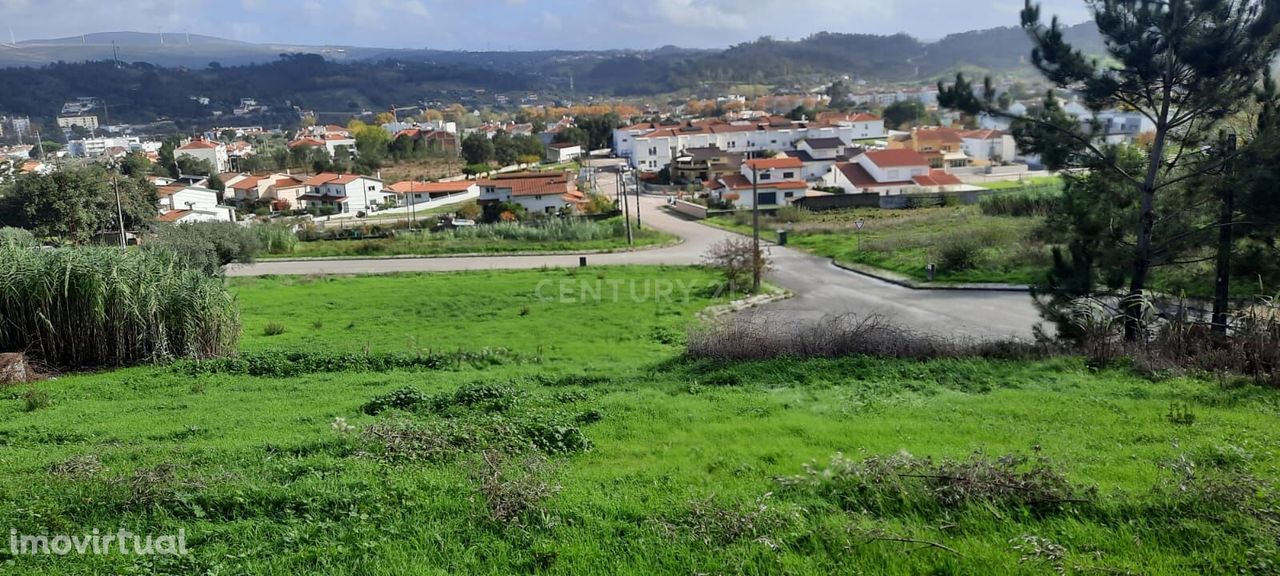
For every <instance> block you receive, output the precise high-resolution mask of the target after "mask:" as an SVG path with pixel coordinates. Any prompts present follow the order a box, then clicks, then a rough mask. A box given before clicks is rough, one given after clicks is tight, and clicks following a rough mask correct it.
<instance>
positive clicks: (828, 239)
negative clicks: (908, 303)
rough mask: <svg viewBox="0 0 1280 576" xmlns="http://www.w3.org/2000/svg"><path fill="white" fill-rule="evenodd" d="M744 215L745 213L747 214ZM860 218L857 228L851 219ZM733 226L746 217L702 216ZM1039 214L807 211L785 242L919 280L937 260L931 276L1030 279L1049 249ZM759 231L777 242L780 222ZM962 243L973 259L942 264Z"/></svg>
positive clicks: (743, 228)
mask: <svg viewBox="0 0 1280 576" xmlns="http://www.w3.org/2000/svg"><path fill="white" fill-rule="evenodd" d="M747 216H749V215H747ZM858 219H862V220H863V221H864V222H865V227H864V228H863V229H862V231H861V232H858V231H857V230H856V228H855V227H854V222H855V221H857V220H858ZM706 222H707V223H709V224H711V225H713V226H719V227H721V228H726V229H729V230H733V231H735V232H741V233H750V230H751V226H750V219H749V218H737V219H734V218H730V217H718V218H712V219H709V220H707V221H706ZM1041 222H1043V219H1041V218H1013V217H1005V216H987V215H984V214H983V213H982V212H981V210H979V209H978V207H977V206H954V207H939V208H917V209H912V210H881V209H875V208H862V209H855V210H841V211H836V212H819V213H810V214H807V215H806V216H805V217H804V219H803V220H802V221H801V222H797V223H792V224H790V226H789V228H790V230H791V232H790V235H789V236H790V237H789V240H788V243H789V245H790V246H792V247H795V248H799V249H802V250H806V251H809V252H812V253H814V254H817V255H819V256H826V257H828V258H834V259H835V260H836V261H838V262H842V263H849V264H863V265H867V266H874V267H876V268H881V269H884V270H889V271H891V272H895V273H898V274H901V275H904V276H907V277H910V278H913V279H915V280H919V281H925V280H927V279H928V273H927V272H926V269H925V267H926V266H928V265H929V263H931V262H932V263H935V264H938V272H937V275H936V277H935V281H936V282H941V283H968V282H995V283H1008V284H1030V283H1033V282H1037V281H1040V280H1041V279H1042V278H1043V275H1044V270H1046V269H1047V267H1048V266H1049V264H1050V252H1049V248H1048V247H1047V246H1045V245H1044V244H1043V243H1041V242H1036V241H1034V240H1033V235H1032V232H1033V231H1034V230H1035V229H1036V227H1037V226H1039V225H1040V223H1041ZM762 227H763V228H764V230H765V233H764V237H765V238H767V239H769V240H773V241H776V240H777V234H776V233H775V230H777V229H779V228H784V227H788V225H787V224H786V223H783V222H778V221H777V220H774V219H768V220H767V221H766V222H765V223H764V224H762ZM954 246H962V247H965V248H966V249H967V250H969V251H970V252H971V253H972V255H973V258H972V259H971V261H970V262H969V263H968V264H967V265H965V266H962V267H961V266H955V267H950V266H947V265H946V263H947V259H946V258H945V254H946V251H947V250H948V248H949V247H954Z"/></svg>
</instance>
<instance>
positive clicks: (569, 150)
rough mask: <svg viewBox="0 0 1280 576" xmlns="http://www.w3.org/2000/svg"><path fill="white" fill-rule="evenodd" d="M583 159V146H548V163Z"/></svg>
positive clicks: (564, 143) (560, 144) (564, 144)
mask: <svg viewBox="0 0 1280 576" xmlns="http://www.w3.org/2000/svg"><path fill="white" fill-rule="evenodd" d="M581 157H582V146H580V145H578V144H574V143H572V142H560V143H558V144H549V145H547V161H548V162H568V161H570V160H577V159H578V158H581Z"/></svg>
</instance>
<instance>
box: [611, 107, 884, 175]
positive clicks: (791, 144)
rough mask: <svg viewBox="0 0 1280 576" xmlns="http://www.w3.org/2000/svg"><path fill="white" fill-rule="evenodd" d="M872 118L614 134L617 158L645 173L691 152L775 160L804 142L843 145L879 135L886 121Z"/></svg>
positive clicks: (689, 125) (712, 124) (711, 123)
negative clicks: (720, 152) (833, 141)
mask: <svg viewBox="0 0 1280 576" xmlns="http://www.w3.org/2000/svg"><path fill="white" fill-rule="evenodd" d="M871 118H873V117H870V116H866V117H862V116H845V117H843V118H840V117H832V118H831V119H830V120H827V121H824V120H811V121H809V120H790V119H788V118H784V117H781V116H765V117H761V118H756V119H753V120H740V121H725V120H719V119H714V120H696V121H688V122H682V123H679V124H672V125H658V126H656V127H655V128H653V129H652V130H649V131H648V132H642V133H639V134H637V133H636V132H639V131H640V130H642V129H643V128H642V126H643V125H637V126H628V127H624V128H620V129H618V130H615V131H614V144H615V146H617V147H618V148H617V150H616V152H617V154H618V156H621V157H625V158H629V159H630V161H631V166H632V167H634V168H636V169H639V170H642V171H646V172H657V171H659V170H661V169H662V168H664V167H666V166H668V165H669V164H670V163H671V161H672V159H673V158H675V157H678V156H679V155H680V154H682V153H683V151H684V150H686V149H689V148H705V147H711V146H714V147H716V148H719V149H721V150H724V151H726V152H733V153H742V154H746V155H749V156H756V157H764V156H772V155H774V154H777V153H780V152H788V151H792V150H795V149H796V143H797V142H799V141H800V140H804V139H825V138H838V139H840V140H841V141H843V142H845V143H850V142H853V141H854V140H861V139H865V138H874V137H881V138H883V137H884V136H886V134H884V133H883V121H879V123H878V124H877V123H876V121H873V120H871Z"/></svg>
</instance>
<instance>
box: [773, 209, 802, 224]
mask: <svg viewBox="0 0 1280 576" xmlns="http://www.w3.org/2000/svg"><path fill="white" fill-rule="evenodd" d="M810 214H811V213H810V212H809V211H808V210H806V209H804V208H801V207H799V206H783V207H781V208H778V215H777V216H776V217H775V218H774V220H775V221H777V222H786V223H795V222H804V221H805V220H808V219H809V216H810Z"/></svg>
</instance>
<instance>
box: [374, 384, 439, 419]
mask: <svg viewBox="0 0 1280 576" xmlns="http://www.w3.org/2000/svg"><path fill="white" fill-rule="evenodd" d="M427 400H428V398H427V395H426V394H423V393H422V391H420V390H418V389H417V388H413V387H406V388H401V389H399V390H394V391H391V392H388V393H386V394H381V395H378V396H375V397H374V398H373V399H372V400H370V401H368V402H367V403H365V405H364V406H362V407H361V408H360V410H361V411H362V412H364V413H365V414H369V415H370V416H376V415H378V414H381V413H383V412H386V411H387V410H391V409H395V410H407V411H412V410H416V409H417V408H418V407H420V406H423V405H425V404H426V403H427Z"/></svg>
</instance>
